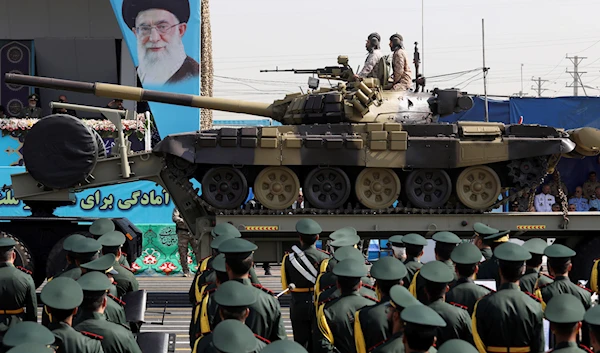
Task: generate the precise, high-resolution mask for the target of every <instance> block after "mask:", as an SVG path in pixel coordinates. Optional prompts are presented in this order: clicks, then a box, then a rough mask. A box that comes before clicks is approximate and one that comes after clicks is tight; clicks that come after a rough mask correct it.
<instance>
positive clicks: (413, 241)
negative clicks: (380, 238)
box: [402, 233, 427, 246]
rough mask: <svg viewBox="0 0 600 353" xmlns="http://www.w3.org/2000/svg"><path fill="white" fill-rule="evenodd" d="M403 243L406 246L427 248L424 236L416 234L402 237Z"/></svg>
mask: <svg viewBox="0 0 600 353" xmlns="http://www.w3.org/2000/svg"><path fill="white" fill-rule="evenodd" d="M402 242H403V243H404V244H410V245H417V246H426V245H427V239H425V238H424V237H423V236H421V235H419V234H416V233H409V234H406V235H404V236H403V237H402Z"/></svg>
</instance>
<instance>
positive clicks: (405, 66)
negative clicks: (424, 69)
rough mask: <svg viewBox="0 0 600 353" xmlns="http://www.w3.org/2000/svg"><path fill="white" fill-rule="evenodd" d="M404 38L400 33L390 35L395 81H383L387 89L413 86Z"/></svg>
mask: <svg viewBox="0 0 600 353" xmlns="http://www.w3.org/2000/svg"><path fill="white" fill-rule="evenodd" d="M403 41H404V38H402V36H401V35H400V34H398V33H395V34H392V36H391V37H390V49H391V50H392V70H393V81H392V82H391V83H387V82H382V84H385V85H386V89H391V90H393V91H406V90H408V89H409V88H410V86H412V71H411V70H410V62H409V61H408V57H407V55H406V52H405V51H404V43H403Z"/></svg>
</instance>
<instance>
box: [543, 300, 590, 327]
mask: <svg viewBox="0 0 600 353" xmlns="http://www.w3.org/2000/svg"><path fill="white" fill-rule="evenodd" d="M584 316H585V308H584V307H583V304H582V303H581V301H580V300H579V299H577V298H576V297H575V296H573V295H572V294H559V295H555V296H553V297H552V299H550V301H549V302H548V304H546V310H544V317H545V318H546V320H548V321H550V322H554V323H557V324H568V323H576V322H579V321H582V320H583V318H584Z"/></svg>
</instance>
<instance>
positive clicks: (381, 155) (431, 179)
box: [5, 56, 600, 214]
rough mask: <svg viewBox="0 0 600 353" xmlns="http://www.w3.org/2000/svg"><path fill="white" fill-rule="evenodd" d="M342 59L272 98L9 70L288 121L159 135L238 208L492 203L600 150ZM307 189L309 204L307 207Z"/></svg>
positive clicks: (9, 78) (163, 149)
mask: <svg viewBox="0 0 600 353" xmlns="http://www.w3.org/2000/svg"><path fill="white" fill-rule="evenodd" d="M338 64H339V65H338V66H330V67H326V68H323V69H316V70H309V71H310V72H308V73H313V74H315V75H317V76H318V77H319V78H322V79H327V80H338V81H340V82H339V83H338V84H337V86H332V87H329V88H317V87H316V86H317V85H316V82H315V80H314V78H311V80H309V83H310V84H309V85H310V86H311V90H309V91H308V92H307V93H302V92H299V93H295V94H289V95H287V96H285V97H284V98H283V99H280V100H276V101H274V102H272V103H257V102H244V101H238V100H229V99H222V98H212V97H201V96H194V95H187V94H175V93H166V92H160V91H152V90H145V89H142V88H137V87H129V86H122V85H114V84H106V83H88V82H78V81H68V80H61V79H53V78H46V77H35V76H26V75H18V74H6V76H5V81H6V82H7V83H13V84H20V85H27V86H34V87H43V88H50V89H59V90H68V91H75V92H83V93H89V94H94V95H97V96H100V97H106V98H111V99H114V98H121V99H125V100H135V101H152V102H161V103H168V104H175V105H184V106H192V107H197V108H207V109H213V110H218V111H227V112H235V113H243V114H250V115H254V116H263V117H270V118H273V119H274V120H277V121H279V122H281V123H282V124H283V125H282V126H265V127H242V128H221V129H213V130H206V131H192V132H188V133H181V134H175V135H170V136H166V137H164V138H163V139H162V140H161V141H160V142H159V143H158V144H157V145H156V146H155V147H154V149H153V153H154V154H155V155H157V156H159V157H161V158H162V159H161V160H162V163H163V168H164V170H167V171H168V173H169V177H170V178H171V179H173V180H175V181H176V182H177V183H178V184H179V185H185V186H186V187H187V188H188V189H189V191H190V192H192V191H193V189H192V187H191V185H192V184H191V182H190V180H191V179H192V178H195V179H196V180H197V181H198V182H200V184H201V186H202V187H201V192H200V191H199V190H196V192H197V193H199V194H201V196H200V198H199V200H200V202H201V203H202V205H203V206H205V207H206V209H207V210H208V211H209V212H214V213H215V214H236V213H237V212H240V210H244V208H247V207H248V205H247V204H246V205H244V204H245V202H246V200H247V197H248V195H249V189H250V188H252V192H253V194H254V202H252V204H253V205H257V207H258V208H259V209H261V210H266V211H267V212H272V213H277V214H282V213H299V212H300V213H310V214H325V213H343V212H346V213H348V212H351V213H362V214H370V213H374V212H375V213H377V212H379V213H381V212H383V213H386V212H387V213H398V212H411V213H432V212H434V213H473V212H484V211H490V210H492V209H494V208H497V207H499V206H501V205H504V204H507V203H508V202H510V201H512V200H515V199H517V198H518V197H519V196H521V195H522V194H523V192H524V191H526V190H527V191H529V190H531V189H532V188H536V187H537V186H539V185H540V183H541V182H542V181H543V178H544V177H545V176H546V175H547V174H548V173H551V172H552V171H553V170H554V168H555V166H556V165H557V163H558V161H559V160H560V158H562V157H567V158H581V157H583V156H593V155H597V154H598V153H599V152H600V149H599V147H600V131H599V130H597V129H593V128H581V129H576V130H569V131H565V130H564V129H559V128H554V127H551V126H541V125H525V124H519V125H505V124H501V123H482V122H458V123H444V122H443V118H444V117H445V116H447V115H449V114H452V113H454V112H460V111H464V110H468V109H470V108H471V107H472V106H473V100H472V98H471V97H470V96H469V95H467V94H466V93H465V92H460V91H459V90H456V89H434V90H433V91H431V92H418V87H417V89H416V90H414V91H412V90H411V91H392V90H387V89H384V85H382V82H388V77H389V70H388V69H386V68H387V67H388V66H387V65H385V63H384V65H381V66H382V67H383V69H382V70H380V71H381V72H379V73H378V74H377V77H374V78H367V79H362V80H355V79H354V74H353V72H352V69H351V68H350V67H349V65H348V62H347V58H346V57H344V56H340V57H339V58H338ZM64 119H65V118H64V116H63V118H59V117H58V116H49V117H46V118H44V119H42V120H41V121H40V122H38V123H37V124H36V125H35V126H34V127H33V129H32V131H31V132H30V134H31V133H33V132H34V130H35V129H36V126H37V125H38V124H39V125H40V128H39V129H38V130H40V131H41V130H42V128H41V126H43V125H45V128H44V130H46V131H47V129H48V126H52V125H53V124H59V122H60V121H61V120H64ZM41 122H44V123H43V124H40V123H41ZM63 128H64V127H63ZM61 129H62V128H61ZM80 130H81V129H79V130H76V129H75V130H73V134H76V131H80ZM37 135H38V136H37V138H36V139H41V141H38V142H37V143H36V144H37V145H38V146H49V145H52V148H46V149H47V150H48V151H49V152H47V153H52V154H61V153H67V151H65V148H66V147H65V148H63V147H61V146H62V145H61V144H60V143H58V142H57V141H54V142H51V141H48V142H45V141H44V139H51V137H48V134H44V133H42V132H39V133H38V134H37ZM93 140H94V137H93V136H88V137H86V139H85V141H87V143H88V144H92V143H93ZM25 144H27V140H26V141H25ZM35 149H37V150H39V149H40V148H35ZM35 149H34V150H35ZM24 150H26V149H25V148H24ZM97 155H98V148H96V149H93V148H92V149H91V150H90V152H89V153H88V154H87V155H85V158H87V159H85V158H83V159H84V160H85V161H87V160H88V159H90V158H91V159H94V158H96V157H95V156H97ZM26 157H27V156H25V155H24V158H25V166H26V167H27V168H28V170H30V169H31V168H32V165H28V163H27V158H26ZM38 159H39V158H38ZM82 164H86V163H83V162H82ZM37 169H38V173H37V175H34V178H35V179H36V180H37V181H38V182H39V183H40V184H41V185H44V186H45V187H47V188H56V186H52V185H48V184H50V183H49V182H48V180H49V179H48V178H45V176H47V175H50V174H52V173H55V172H56V173H59V172H60V173H59V174H61V173H62V174H64V170H65V166H64V165H62V166H59V165H58V164H50V165H49V164H48V163H46V165H45V166H44V168H42V169H40V168H37ZM54 169H56V170H54ZM67 169H68V167H67ZM92 169H93V164H90V163H88V164H86V167H85V168H81V170H76V171H74V172H73V173H71V176H72V178H70V179H68V180H67V179H65V178H61V183H60V187H61V188H67V187H68V188H71V189H77V188H78V186H80V185H81V184H83V183H85V180H86V178H87V177H88V176H89V174H90V173H91V170H92ZM31 174H32V175H33V173H31ZM301 191H302V194H303V196H304V205H303V207H302V208H297V207H296V206H295V203H296V201H297V200H298V197H299V194H300V192H301ZM500 195H502V196H500Z"/></svg>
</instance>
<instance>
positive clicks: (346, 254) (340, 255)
mask: <svg viewBox="0 0 600 353" xmlns="http://www.w3.org/2000/svg"><path fill="white" fill-rule="evenodd" d="M333 258H334V259H336V260H338V261H344V260H346V259H354V260H356V261H363V262H364V261H365V257H364V256H363V254H362V253H361V252H360V250H358V249H357V248H355V247H354V246H343V247H341V248H339V249H336V250H335V252H334V253H333Z"/></svg>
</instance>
